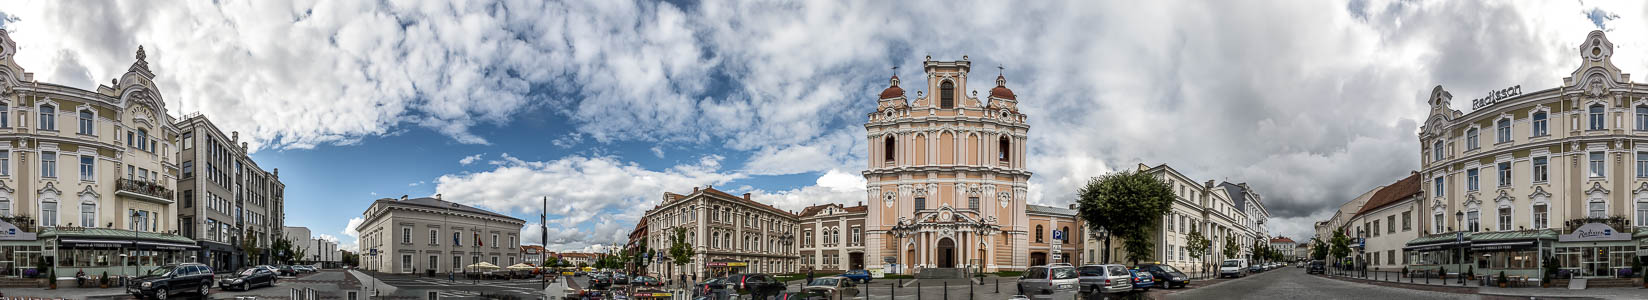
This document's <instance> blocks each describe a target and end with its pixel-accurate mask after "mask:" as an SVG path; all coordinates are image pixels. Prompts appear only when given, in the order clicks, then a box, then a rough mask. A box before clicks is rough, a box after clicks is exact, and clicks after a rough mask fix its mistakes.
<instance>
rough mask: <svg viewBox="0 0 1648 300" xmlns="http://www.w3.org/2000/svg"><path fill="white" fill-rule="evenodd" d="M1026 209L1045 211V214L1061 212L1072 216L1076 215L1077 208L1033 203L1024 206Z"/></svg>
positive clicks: (1037, 211)
mask: <svg viewBox="0 0 1648 300" xmlns="http://www.w3.org/2000/svg"><path fill="white" fill-rule="evenodd" d="M1024 211H1025V212H1032V213H1044V214H1060V215H1070V216H1074V215H1076V210H1074V209H1068V208H1063V207H1057V206H1042V205H1033V204H1032V205H1026V206H1025V207H1024Z"/></svg>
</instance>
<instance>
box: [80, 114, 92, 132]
mask: <svg viewBox="0 0 1648 300" xmlns="http://www.w3.org/2000/svg"><path fill="white" fill-rule="evenodd" d="M80 134H84V135H91V134H92V112H91V111H87V110H82V111H80Z"/></svg>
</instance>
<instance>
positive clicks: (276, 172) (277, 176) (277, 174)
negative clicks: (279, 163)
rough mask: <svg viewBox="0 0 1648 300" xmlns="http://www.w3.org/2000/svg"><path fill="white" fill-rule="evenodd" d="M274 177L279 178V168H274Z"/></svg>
mask: <svg viewBox="0 0 1648 300" xmlns="http://www.w3.org/2000/svg"><path fill="white" fill-rule="evenodd" d="M275 178H280V168H275Z"/></svg>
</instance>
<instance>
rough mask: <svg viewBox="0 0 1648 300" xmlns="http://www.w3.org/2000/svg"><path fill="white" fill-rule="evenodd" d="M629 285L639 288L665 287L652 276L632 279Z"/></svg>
mask: <svg viewBox="0 0 1648 300" xmlns="http://www.w3.org/2000/svg"><path fill="white" fill-rule="evenodd" d="M629 284H630V285H633V286H638V287H660V286H664V282H663V281H661V280H658V278H657V277H652V276H635V278H632V279H630V280H629Z"/></svg>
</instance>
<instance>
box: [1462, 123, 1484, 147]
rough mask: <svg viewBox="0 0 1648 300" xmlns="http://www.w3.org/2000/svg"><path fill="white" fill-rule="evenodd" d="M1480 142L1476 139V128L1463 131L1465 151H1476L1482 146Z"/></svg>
mask: <svg viewBox="0 0 1648 300" xmlns="http://www.w3.org/2000/svg"><path fill="white" fill-rule="evenodd" d="M1480 141H1481V140H1479V139H1478V136H1477V134H1476V128H1471V129H1469V130H1465V149H1467V150H1476V149H1477V148H1481V147H1482V144H1481V142H1480Z"/></svg>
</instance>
